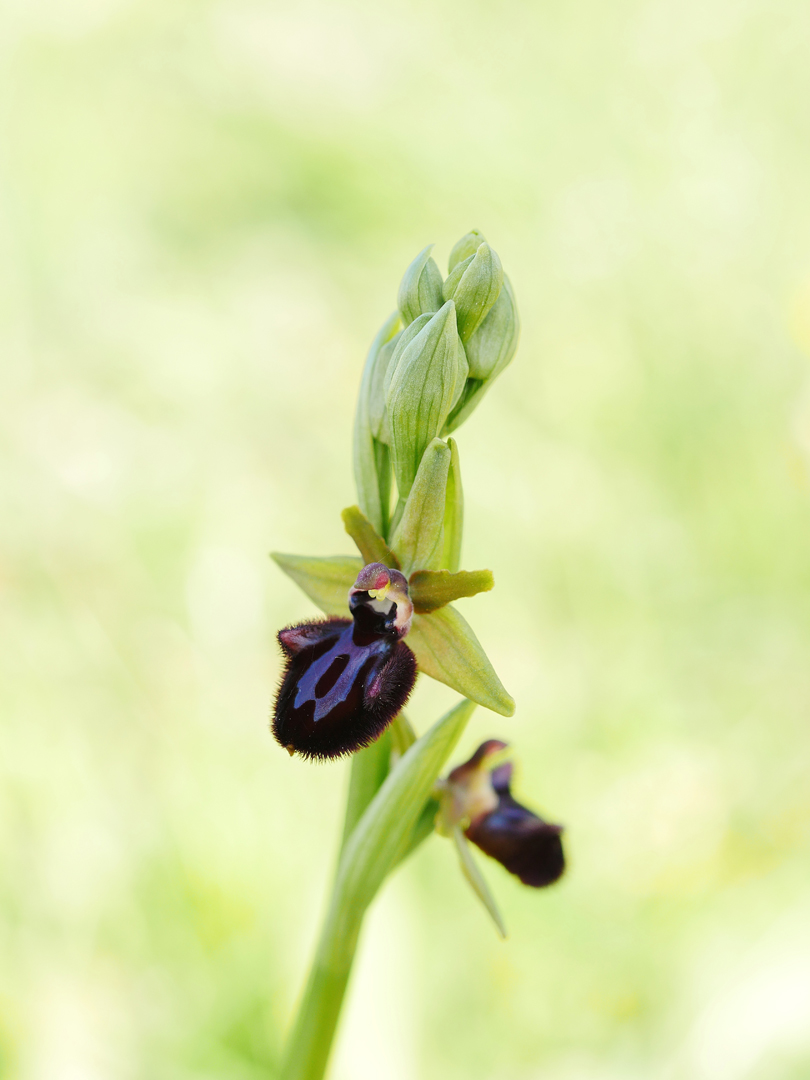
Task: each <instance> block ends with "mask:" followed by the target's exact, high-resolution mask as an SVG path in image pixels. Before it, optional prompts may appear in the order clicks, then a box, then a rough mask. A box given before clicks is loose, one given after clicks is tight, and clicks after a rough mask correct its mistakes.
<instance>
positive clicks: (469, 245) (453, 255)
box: [447, 229, 486, 273]
mask: <svg viewBox="0 0 810 1080" xmlns="http://www.w3.org/2000/svg"><path fill="white" fill-rule="evenodd" d="M485 243H486V237H485V236H484V234H483V233H482V232H481V231H480V229H470V231H469V232H468V233H465V234H464V235H463V236H462V238H461V239H460V240H459V241H458V243H456V244H454V245H453V250H452V251H451V252H450V259H449V260H448V265H447V270H448V273H452V272H453V270H454V268H455V267H456V266H457V265H458V264H459V263H460V262H464V260H465V259H469V258H470V256H471V255H474V254H475V253H476V251H478V249H479V248H480V246H481V245H482V244H485Z"/></svg>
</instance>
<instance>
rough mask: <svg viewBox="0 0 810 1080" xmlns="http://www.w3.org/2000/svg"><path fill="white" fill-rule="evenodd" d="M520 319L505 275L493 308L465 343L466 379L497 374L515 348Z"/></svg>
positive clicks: (492, 376)
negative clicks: (467, 366) (468, 367)
mask: <svg viewBox="0 0 810 1080" xmlns="http://www.w3.org/2000/svg"><path fill="white" fill-rule="evenodd" d="M519 336H520V320H519V318H518V313H517V305H516V304H515V294H514V293H513V292H512V284H511V282H510V281H509V278H508V277H507V276H506V274H504V276H503V288H502V289H501V292H500V295H499V296H498V299H497V300H496V301H495V303H494V305H493V307H492V310H491V311H490V312H489V314H488V315H487V317H486V318H485V319H484V321H483V322H482V323H481V325H480V326H479V327H478V329H477V330H476V331H475V333H474V334H473V335H472V337H471V338H470V339H469V341H468V342H467V345H466V352H467V361H468V363H469V366H470V370H469V378H471V379H481V380H488V379H494V378H496V376H498V375H500V373H501V372H502V371H503V369H504V368H505V367H506V366H507V364H508V363H509V362H510V361H511V359H512V357H513V356H514V355H515V351H516V350H517V345H518V338H519Z"/></svg>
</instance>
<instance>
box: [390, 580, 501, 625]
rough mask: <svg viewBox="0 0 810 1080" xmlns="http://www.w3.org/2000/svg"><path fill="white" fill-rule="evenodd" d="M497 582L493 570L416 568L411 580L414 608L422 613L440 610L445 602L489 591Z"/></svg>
mask: <svg viewBox="0 0 810 1080" xmlns="http://www.w3.org/2000/svg"><path fill="white" fill-rule="evenodd" d="M494 585H495V580H494V578H493V577H492V571H491V570H459V571H458V573H455V574H451V573H450V571H449V570H416V571H415V572H414V573H413V574H411V576H410V578H409V579H408V591H409V593H410V595H411V600H413V610H414V611H416V612H418V613H419V614H420V615H424V614H427V613H428V612H431V611H438V610H439V608H443V607H444V606H445V604H451V603H452V602H453V601H454V600H461V599H462V598H463V597H465V596H476V595H477V594H478V593H481V592H489V590H490V589H491V588H493V586H494Z"/></svg>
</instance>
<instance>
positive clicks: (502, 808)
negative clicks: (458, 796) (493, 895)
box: [465, 762, 565, 888]
mask: <svg viewBox="0 0 810 1080" xmlns="http://www.w3.org/2000/svg"><path fill="white" fill-rule="evenodd" d="M491 779H492V787H493V789H494V791H495V794H496V795H497V797H498V805H497V806H496V807H495V809H494V810H491V811H490V812H489V813H486V814H481V815H480V816H479V817H477V818H475V819H474V820H473V821H471V822H470V824H469V826H468V827H467V829H466V830H465V834H466V836H467V837H468V838H469V839H470V840H472V842H473V843H474V844H477V846H478V847H479V848H481V850H482V851H483V852H485V853H486V854H487V855H490V856H491V857H492V858H493V859H497V860H498V862H499V863H501V864H502V865H503V866H505V867H506V869H507V870H508V871H509V872H510V873H511V874H516V875H517V876H518V877H519V878H520V880H521V881H522V882H523V884H524V885H532V886H533V887H534V888H541V887H542V886H544V885H552V884H553V883H554V882H555V881H557V879H558V878H560V877H561V876H562V873H563V870H564V869H565V856H564V855H563V847H562V840H561V836H560V834H561V833H562V826H560V825H552V824H550V823H549V822H548V821H543V819H542V818H539V817H538V816H537V814H533V813H532V812H531V810H528V809H527V808H526V807H525V806H521V804H520V803H519V802H516V800H515V799H513V798H512V795H511V793H510V791H509V785H510V782H511V779H512V765H511V762H507V763H506V764H504V765H500V766H499V767H498V768H496V769H493V770H492V774H491Z"/></svg>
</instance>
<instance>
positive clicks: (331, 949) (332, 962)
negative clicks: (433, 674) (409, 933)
mask: <svg viewBox="0 0 810 1080" xmlns="http://www.w3.org/2000/svg"><path fill="white" fill-rule="evenodd" d="M390 757H391V733H390V729H389V730H388V731H386V732H385V733H384V734H383V735H382V736H381V737H380V738H379V739H378V740H377V741H376V742H375V743H372V744H371V746H367V747H366V749H365V750H361V751H360V752H359V753H357V754H355V755H354V757H353V758H352V768H351V773H350V776H349V792H348V796H347V799H346V814H345V817H344V820H343V836H342V839H341V844H340V854H341V856H342V854H343V851H344V849H345V847H346V842H347V841H348V839H349V837H350V836H351V834H352V832H353V831H354V827H355V825H356V824H357V822H358V821H359V820H360V818H361V817H362V816H363V814H364V812H365V810H366V807H367V806H368V804H369V803H370V802H371V800H372V799H373V798H374V796H375V795H376V794H377V792H378V790H379V789H380V786H381V785H382V783H383V781H384V780H385V777H386V775H387V773H388V766H389V761H390ZM340 881H341V879H340V867H339V865H338V873H337V876H336V879H335V883H334V886H333V891H332V899H331V902H330V905H329V911H328V913H327V916H326V919H325V921H324V924H323V926H322V928H321V937H320V941H319V942H318V948H317V952H316V953H315V959H314V960H313V962H312V967H311V969H310V972H309V978H308V979H307V984H306V987H305V989H304V996H303V998H302V1002H301V1007H300V1009H299V1012H298V1016H297V1018H296V1021H295V1026H294V1028H293V1030H292V1033H291V1035H290V1038H289V1042H288V1044H287V1053H286V1057H285V1060H284V1068H283V1070H282V1080H321V1077H323V1075H324V1073H325V1071H326V1065H327V1062H328V1060H329V1055H330V1052H331V1050H332V1042H333V1040H334V1037H335V1031H336V1030H337V1024H338V1020H339V1019H340V1010H341V1008H342V1005H343V998H344V996H345V994H346V987H347V986H348V983H349V975H350V974H351V970H352V962H353V961H354V953H355V950H356V948H357V940H358V937H359V935H360V927H361V925H362V922H363V916H364V915H365V913H366V908H365V907H362V908H361V907H359V906H357V905H355V910H354V911H353V912H349V913H346V912H344V913H343V917H342V918H341V919H340V923H341V927H340V932H339V933H338V932H337V930H338V926H337V921H338V913H339V912H340V906H341V902H342V900H341V896H340ZM347 914H348V915H349V916H350V917H349V918H348V919H347V918H346V915H347ZM351 915H354V919H353V920H352V919H351Z"/></svg>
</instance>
